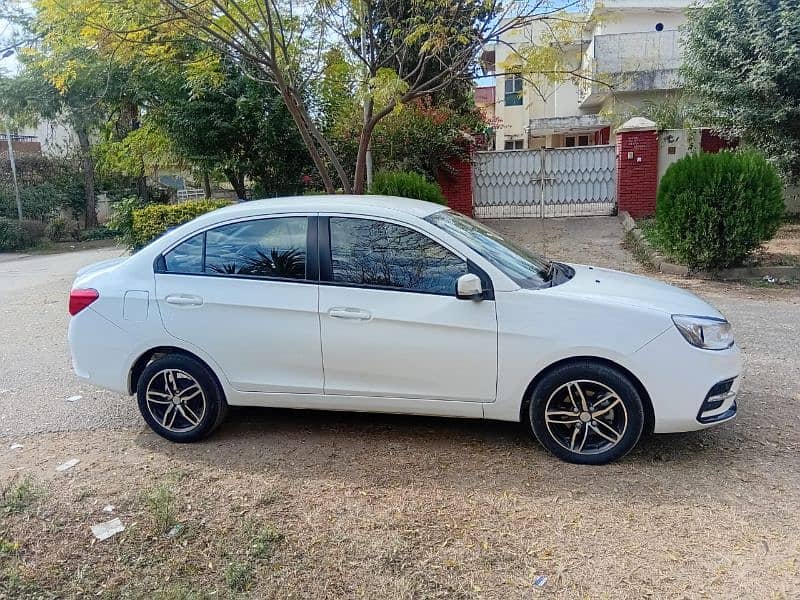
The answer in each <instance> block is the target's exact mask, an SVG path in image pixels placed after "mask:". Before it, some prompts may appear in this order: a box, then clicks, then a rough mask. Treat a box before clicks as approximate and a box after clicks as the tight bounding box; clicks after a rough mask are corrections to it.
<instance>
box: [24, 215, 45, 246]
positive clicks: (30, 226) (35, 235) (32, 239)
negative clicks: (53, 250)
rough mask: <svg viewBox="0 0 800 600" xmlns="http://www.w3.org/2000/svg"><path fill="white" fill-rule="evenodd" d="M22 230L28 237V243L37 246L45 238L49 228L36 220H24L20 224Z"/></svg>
mask: <svg viewBox="0 0 800 600" xmlns="http://www.w3.org/2000/svg"><path fill="white" fill-rule="evenodd" d="M20 225H21V226H22V229H23V230H24V231H25V235H26V236H27V242H28V244H30V245H33V244H37V243H39V241H41V240H42V239H43V238H44V237H45V229H46V228H47V227H46V226H45V224H44V223H42V222H41V221H36V220H32V219H29V220H23V221H21V222H20Z"/></svg>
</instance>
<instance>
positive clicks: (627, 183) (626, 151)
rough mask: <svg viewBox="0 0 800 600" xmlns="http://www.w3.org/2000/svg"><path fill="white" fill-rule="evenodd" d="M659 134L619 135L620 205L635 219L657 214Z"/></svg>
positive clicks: (618, 173)
mask: <svg viewBox="0 0 800 600" xmlns="http://www.w3.org/2000/svg"><path fill="white" fill-rule="evenodd" d="M657 189H658V133H657V132H656V131H654V130H647V131H618V132H617V206H618V210H619V211H620V212H621V211H627V212H629V213H630V214H631V216H633V217H644V216H648V215H652V214H653V213H654V212H655V211H656V192H657Z"/></svg>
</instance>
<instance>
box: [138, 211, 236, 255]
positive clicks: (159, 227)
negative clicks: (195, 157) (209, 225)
mask: <svg viewBox="0 0 800 600" xmlns="http://www.w3.org/2000/svg"><path fill="white" fill-rule="evenodd" d="M228 204H230V201H228V200H190V201H187V202H181V203H179V204H150V205H148V206H145V207H144V208H139V209H135V210H134V211H133V213H132V229H133V230H132V234H131V238H132V239H131V243H132V245H133V247H134V249H138V248H141V247H143V246H146V245H147V244H149V243H150V242H152V241H153V240H154V239H156V238H157V237H159V236H161V235H163V234H164V233H165V232H166V231H167V230H168V229H172V228H173V227H177V226H178V225H182V224H183V223H187V222H188V221H191V220H192V219H194V218H195V217H199V216H200V215H203V214H205V213H207V212H211V211H212V210H216V209H218V208H222V207H223V206H227V205H228Z"/></svg>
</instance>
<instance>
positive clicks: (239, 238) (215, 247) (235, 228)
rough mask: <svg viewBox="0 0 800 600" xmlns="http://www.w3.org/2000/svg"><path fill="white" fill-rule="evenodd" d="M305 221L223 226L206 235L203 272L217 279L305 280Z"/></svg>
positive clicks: (275, 220) (261, 221)
mask: <svg viewBox="0 0 800 600" xmlns="http://www.w3.org/2000/svg"><path fill="white" fill-rule="evenodd" d="M307 229H308V219H307V218H306V217H278V218H273V219H258V220H253V221H243V222H240V223H232V224H230V225H223V226H222V227H217V228H216V229H211V230H209V231H207V232H206V255H205V272H206V273H214V274H218V275H251V276H259V277H286V278H290V279H305V277H306V232H307Z"/></svg>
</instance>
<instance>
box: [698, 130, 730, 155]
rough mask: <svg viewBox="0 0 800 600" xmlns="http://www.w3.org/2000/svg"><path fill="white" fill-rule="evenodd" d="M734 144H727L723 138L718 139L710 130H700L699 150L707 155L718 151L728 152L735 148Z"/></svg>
mask: <svg viewBox="0 0 800 600" xmlns="http://www.w3.org/2000/svg"><path fill="white" fill-rule="evenodd" d="M736 146H737V144H736V142H729V141H728V140H726V139H725V138H723V137H720V136H719V135H717V134H716V133H714V131H712V130H711V129H702V130H701V131H700V149H701V150H702V151H703V152H708V153H709V154H716V153H717V152H719V151H720V150H728V149H730V148H735V147H736Z"/></svg>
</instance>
